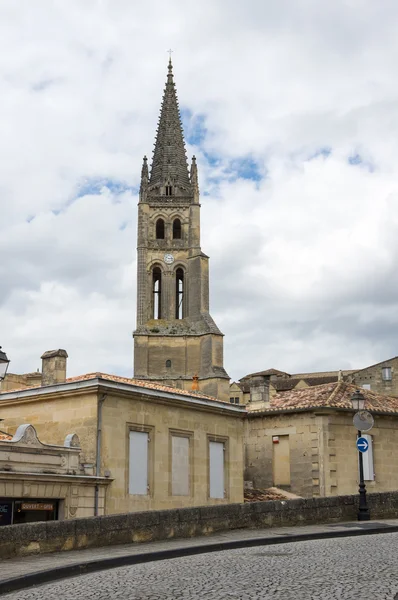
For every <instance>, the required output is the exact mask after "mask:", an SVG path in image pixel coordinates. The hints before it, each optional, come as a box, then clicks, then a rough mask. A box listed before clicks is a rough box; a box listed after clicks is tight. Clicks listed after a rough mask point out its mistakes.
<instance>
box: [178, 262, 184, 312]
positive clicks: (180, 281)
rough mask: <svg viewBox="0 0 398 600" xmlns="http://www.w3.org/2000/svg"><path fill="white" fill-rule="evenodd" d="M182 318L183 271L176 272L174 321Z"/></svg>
mask: <svg viewBox="0 0 398 600" xmlns="http://www.w3.org/2000/svg"><path fill="white" fill-rule="evenodd" d="M183 318H184V271H183V270H182V269H177V271H176V319H183Z"/></svg>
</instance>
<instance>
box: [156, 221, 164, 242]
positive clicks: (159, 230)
mask: <svg viewBox="0 0 398 600" xmlns="http://www.w3.org/2000/svg"><path fill="white" fill-rule="evenodd" d="M156 239H157V240H164V221H163V219H158V220H157V221H156Z"/></svg>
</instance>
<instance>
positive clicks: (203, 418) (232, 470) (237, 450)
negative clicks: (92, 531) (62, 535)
mask: <svg viewBox="0 0 398 600" xmlns="http://www.w3.org/2000/svg"><path fill="white" fill-rule="evenodd" d="M228 408H229V407H228ZM102 423H103V434H102V440H103V444H102V462H101V473H102V474H104V472H105V470H106V469H109V470H110V473H111V477H112V478H113V479H114V481H113V483H112V486H110V488H109V490H108V493H107V512H108V514H114V513H126V512H132V511H142V510H148V509H149V510H152V509H155V510H159V509H169V508H182V507H188V506H201V505H205V504H227V503H231V502H242V500H243V469H244V461H243V415H242V414H230V413H229V414H228V413H224V414H220V413H219V414H217V412H207V411H205V410H195V407H191V406H187V405H186V404H185V405H184V404H182V403H180V404H179V405H175V404H174V405H173V404H171V403H170V404H169V405H162V404H158V403H155V402H148V400H147V398H146V397H145V396H142V397H141V398H139V397H136V398H135V399H134V401H131V400H130V399H129V398H124V397H120V396H113V395H111V394H109V395H108V396H107V398H106V400H105V402H104V403H103V407H102ZM137 430H138V431H144V432H148V433H149V459H148V471H149V473H148V479H149V490H148V494H146V495H131V494H128V493H126V490H128V482H129V461H130V457H129V444H128V440H129V432H130V431H137ZM172 435H180V436H183V437H186V438H188V439H189V464H190V472H191V476H192V481H191V486H190V490H189V493H188V494H187V495H172V494H171V489H170V482H171V476H172V460H171V436H172ZM210 440H214V441H220V442H224V444H225V492H226V494H225V498H210V497H209V456H208V446H209V441H210Z"/></svg>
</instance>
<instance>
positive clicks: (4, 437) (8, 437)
mask: <svg viewBox="0 0 398 600" xmlns="http://www.w3.org/2000/svg"><path fill="white" fill-rule="evenodd" d="M1 440H4V441H7V442H8V441H10V440H12V435H8V433H4V432H3V431H0V441H1Z"/></svg>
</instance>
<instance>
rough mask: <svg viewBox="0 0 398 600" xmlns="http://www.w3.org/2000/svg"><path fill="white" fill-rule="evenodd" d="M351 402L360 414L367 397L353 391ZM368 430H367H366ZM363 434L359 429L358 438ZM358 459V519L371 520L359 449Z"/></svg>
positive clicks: (361, 456)
mask: <svg viewBox="0 0 398 600" xmlns="http://www.w3.org/2000/svg"><path fill="white" fill-rule="evenodd" d="M351 404H352V407H353V409H354V410H355V411H356V412H357V414H358V415H360V414H361V412H362V411H363V410H364V408H365V398H364V396H363V394H361V392H360V391H359V390H356V392H354V393H353V395H352V396H351ZM365 431H366V430H365ZM361 436H362V432H361V431H359V430H358V433H357V438H358V439H359V438H360V437H361ZM358 459H359V490H358V491H359V509H358V521H369V520H370V512H369V508H368V505H367V502H366V485H365V480H364V477H363V454H362V452H361V451H360V450H359V449H358Z"/></svg>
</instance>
